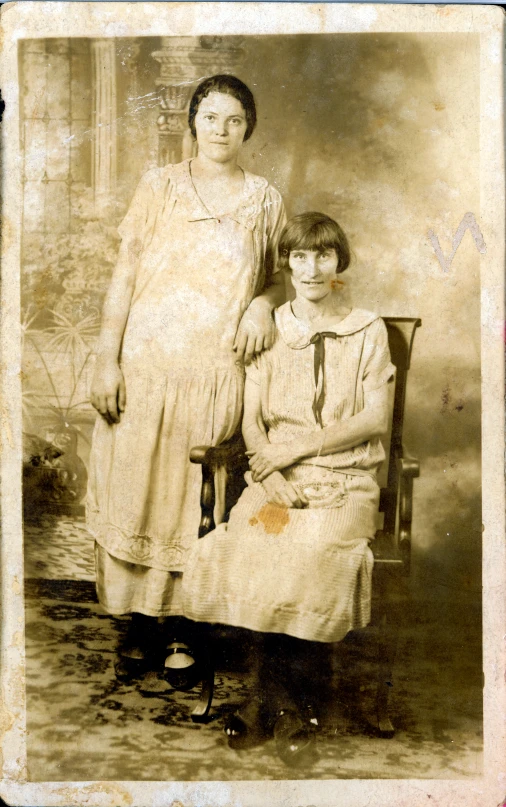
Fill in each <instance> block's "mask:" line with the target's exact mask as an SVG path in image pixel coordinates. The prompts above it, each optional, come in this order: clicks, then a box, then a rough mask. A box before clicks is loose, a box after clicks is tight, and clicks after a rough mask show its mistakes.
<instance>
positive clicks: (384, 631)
mask: <svg viewBox="0 0 506 807" xmlns="http://www.w3.org/2000/svg"><path fill="white" fill-rule="evenodd" d="M384 322H385V324H386V326H387V331H388V340H389V346H390V353H391V357H392V362H393V364H394V365H395V367H396V370H397V372H396V378H395V388H394V394H393V406H392V418H391V429H390V433H389V435H388V436H387V439H386V440H385V441H384V445H385V451H386V453H387V468H386V484H385V485H384V486H383V487H382V488H381V493H380V506H379V512H380V513H383V526H382V528H381V529H379V530H378V531H377V533H376V537H375V540H374V541H373V542H372V544H371V548H372V550H373V554H374V572H373V598H374V601H375V603H376V604H377V606H376V607H375V608H374V622H375V623H376V624H377V625H378V628H379V631H378V637H379V638H378V655H377V662H378V665H377V670H378V677H377V686H376V716H375V721H374V723H373V724H371V722H370V720H369V721H367V723H368V725H369V727H370V728H372V730H373V732H374V733H375V734H376V735H377V736H382V737H391V736H393V734H394V728H393V725H392V723H391V720H390V717H389V714H388V699H389V693H390V690H391V688H392V667H393V662H394V658H395V652H396V644H397V622H398V619H397V615H396V613H395V592H396V582H397V581H398V579H399V578H402V577H403V576H407V575H409V571H410V559H411V520H412V509H413V507H412V501H413V479H415V478H416V477H417V476H419V473H420V466H419V463H418V461H417V460H416V459H413V458H412V457H409V456H407V454H406V453H405V451H404V448H403V443H402V433H403V426H404V411H405V402H406V388H407V379H408V370H409V366H410V359H411V351H412V348H413V341H414V337H415V332H416V329H417V328H418V327H419V326H420V325H421V324H422V323H421V320H420V319H415V318H411V317H384ZM388 438H389V439H388ZM388 443H389V447H388ZM190 459H191V462H194V463H198V464H200V465H201V466H202V490H201V508H202V518H201V522H200V528H199V538H203V537H204V536H205V535H206V534H207V533H208V532H210V531H211V530H212V529H214V527H215V523H214V516H213V512H214V504H215V491H214V473H215V471H216V469H217V468H219V467H223V466H224V467H226V469H227V480H228V481H227V506H226V515H225V520H227V518H228V513H229V512H230V509H231V507H232V506H233V505H234V504H235V502H236V501H237V499H238V497H239V495H240V493H241V490H242V489H243V488H244V487H245V482H244V480H243V477H244V472H245V471H246V470H247V468H248V463H247V458H246V457H245V455H244V444H243V443H242V439H241V438H240V437H237V438H234V439H233V440H231V441H230V442H228V443H223V444H221V445H219V446H216V447H210V446H199V447H195V448H193V449H192V451H191V453H190ZM213 682H214V670H213V667H212V662H211V658H210V656H208V658H207V665H206V669H205V672H204V676H203V680H202V691H201V696H200V699H199V702H198V704H197V707H196V708H195V710H194V712H193V714H192V720H193V721H194V722H204V721H205V720H206V719H207V715H208V713H209V709H210V707H211V701H212V696H213ZM354 706H355V707H356V708H357V709H359V704H358V701H357V702H356V703H355V704H354Z"/></svg>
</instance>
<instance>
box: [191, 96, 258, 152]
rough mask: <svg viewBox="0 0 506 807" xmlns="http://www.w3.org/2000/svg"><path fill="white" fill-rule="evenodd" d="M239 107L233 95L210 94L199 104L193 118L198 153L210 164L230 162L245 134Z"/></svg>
mask: <svg viewBox="0 0 506 807" xmlns="http://www.w3.org/2000/svg"><path fill="white" fill-rule="evenodd" d="M246 129H247V121H246V113H245V111H244V109H243V106H242V104H241V102H240V101H238V99H237V98H234V96H233V95H226V94H225V93H221V92H210V93H209V95H207V96H206V97H205V98H203V99H202V101H201V102H200V106H199V108H198V111H197V114H196V115H195V131H196V133H197V143H198V144H199V151H200V152H202V153H204V154H205V155H206V157H209V159H211V160H213V161H214V162H228V161H229V160H231V159H234V158H235V157H236V156H237V154H238V151H239V149H240V147H241V145H242V141H243V140H244V135H245V134H246Z"/></svg>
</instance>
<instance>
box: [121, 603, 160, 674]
mask: <svg viewBox="0 0 506 807" xmlns="http://www.w3.org/2000/svg"><path fill="white" fill-rule="evenodd" d="M157 638H158V625H157V621H156V618H155V617H151V616H144V614H132V618H131V621H130V625H129V626H128V631H127V635H126V636H125V639H124V641H123V644H122V645H121V647H120V648H119V649H118V656H119V658H118V661H117V662H116V664H115V671H116V677H117V678H118V679H119V680H130V679H133V678H139V677H140V676H141V675H144V673H145V672H147V670H149V669H151V668H152V667H154V666H156V646H157ZM158 663H159V662H158Z"/></svg>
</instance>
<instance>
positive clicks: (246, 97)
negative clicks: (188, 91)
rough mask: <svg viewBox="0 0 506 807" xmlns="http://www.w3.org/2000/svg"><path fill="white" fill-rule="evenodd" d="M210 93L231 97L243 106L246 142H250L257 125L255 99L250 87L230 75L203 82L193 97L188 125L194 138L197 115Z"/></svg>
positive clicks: (210, 78)
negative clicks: (202, 102)
mask: <svg viewBox="0 0 506 807" xmlns="http://www.w3.org/2000/svg"><path fill="white" fill-rule="evenodd" d="M210 92H221V93H223V94H224V95H231V96H232V97H233V98H237V100H238V101H239V102H240V104H241V105H242V108H243V109H244V112H245V115H246V124H247V125H246V133H245V135H244V140H249V138H250V137H251V135H252V134H253V130H254V128H255V126H256V123H257V110H256V106H255V99H254V98H253V93H252V92H251V90H250V89H249V87H247V86H246V84H244V82H242V81H241V80H240V79H239V78H236V77H235V76H229V75H218V76H210V77H209V78H206V79H204V81H201V82H200V84H199V86H198V87H197V89H196V90H195V92H194V93H193V95H192V98H191V101H190V109H189V111H188V125H189V127H190V131H191V133H192V135H193V137H195V138H196V137H197V132H196V130H195V115H196V114H197V112H198V109H199V106H200V102H201V101H202V99H203V98H207V96H208V95H209V93H210Z"/></svg>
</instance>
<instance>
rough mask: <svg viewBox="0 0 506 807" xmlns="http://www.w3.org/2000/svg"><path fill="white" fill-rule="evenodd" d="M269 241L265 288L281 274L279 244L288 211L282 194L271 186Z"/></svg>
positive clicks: (266, 248)
mask: <svg viewBox="0 0 506 807" xmlns="http://www.w3.org/2000/svg"><path fill="white" fill-rule="evenodd" d="M264 204H265V206H266V222H267V233H266V234H267V239H266V246H265V257H264V265H265V287H266V288H267V286H269V283H270V281H271V278H272V276H273V275H274V274H276V272H279V267H278V265H277V263H278V242H279V237H280V235H281V231H282V229H283V227H284V226H285V224H286V211H285V206H284V204H283V199H282V198H281V194H280V193H279V192H278V191H277V190H276V189H275V188H273V187H271V185H269V187H268V189H267V193H266V195H265V202H264Z"/></svg>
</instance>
